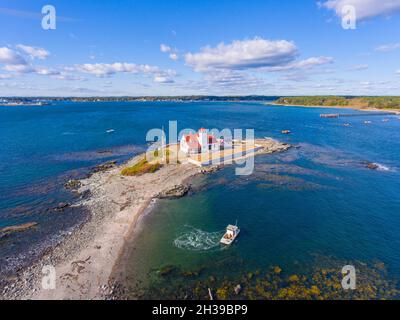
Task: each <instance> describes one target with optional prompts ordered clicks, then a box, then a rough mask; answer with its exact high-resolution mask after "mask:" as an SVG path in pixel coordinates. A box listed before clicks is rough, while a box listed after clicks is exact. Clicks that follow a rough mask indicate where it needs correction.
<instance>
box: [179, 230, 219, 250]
mask: <svg viewBox="0 0 400 320" xmlns="http://www.w3.org/2000/svg"><path fill="white" fill-rule="evenodd" d="M223 235H224V231H216V232H206V231H203V230H200V229H196V228H194V227H192V226H185V227H184V231H183V232H182V233H181V234H180V235H179V236H178V238H176V239H175V240H174V241H173V244H174V246H175V247H177V248H179V249H182V250H189V251H210V250H215V249H217V248H220V244H219V241H220V240H221V237H222V236H223Z"/></svg>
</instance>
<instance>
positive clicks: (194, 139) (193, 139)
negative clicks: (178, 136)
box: [184, 129, 217, 149]
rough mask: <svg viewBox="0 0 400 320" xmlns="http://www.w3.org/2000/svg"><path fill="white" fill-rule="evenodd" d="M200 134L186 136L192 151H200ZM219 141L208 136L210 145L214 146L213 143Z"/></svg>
mask: <svg viewBox="0 0 400 320" xmlns="http://www.w3.org/2000/svg"><path fill="white" fill-rule="evenodd" d="M202 130H205V129H200V130H199V131H202ZM198 137H199V134H198V133H196V134H188V135H187V136H184V138H185V140H186V143H187V144H188V146H189V148H190V149H200V148H201V145H200V143H199V139H198ZM216 142H217V139H215V137H214V136H213V135H210V134H209V135H208V143H209V144H212V143H216Z"/></svg>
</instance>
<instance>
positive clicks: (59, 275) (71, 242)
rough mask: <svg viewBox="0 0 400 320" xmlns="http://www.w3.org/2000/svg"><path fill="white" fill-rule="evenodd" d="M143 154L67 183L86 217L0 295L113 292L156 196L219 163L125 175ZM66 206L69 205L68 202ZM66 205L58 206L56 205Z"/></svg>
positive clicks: (186, 185)
mask: <svg viewBox="0 0 400 320" xmlns="http://www.w3.org/2000/svg"><path fill="white" fill-rule="evenodd" d="M257 143H260V144H261V145H262V149H261V150H259V151H258V152H257V153H256V154H269V153H274V152H282V151H285V150H287V149H289V148H290V146H289V145H287V144H283V143H280V142H277V141H275V140H272V139H268V140H257ZM142 158H143V155H139V156H136V157H134V158H133V159H131V160H129V161H128V162H127V163H126V164H124V165H121V166H118V165H117V164H116V163H115V162H108V163H105V164H103V165H100V166H97V167H96V168H95V170H93V173H92V174H91V175H89V176H88V177H86V178H85V179H82V180H71V181H69V182H67V183H66V185H65V187H66V188H68V189H70V190H72V191H75V192H77V193H79V194H80V195H81V200H80V201H79V202H78V203H76V204H73V205H72V206H81V207H83V208H84V209H85V210H88V212H89V217H88V219H87V221H85V222H84V223H82V224H81V225H79V226H78V227H76V228H75V230H73V231H71V232H69V233H68V234H67V235H66V236H65V238H64V240H63V241H62V242H61V243H59V244H58V245H57V246H56V247H54V248H53V249H52V250H50V251H49V252H48V253H46V254H44V256H43V257H42V259H41V260H40V261H39V262H38V263H35V264H34V265H32V266H30V267H28V268H26V269H25V270H20V271H19V272H18V273H17V274H16V275H15V278H13V279H11V281H10V284H9V285H7V286H5V287H4V288H1V289H0V290H1V291H0V295H1V298H2V299H109V298H111V297H113V296H114V291H115V290H116V286H115V284H114V283H113V282H112V281H111V277H112V274H113V272H114V271H115V268H116V267H117V266H118V263H120V262H121V256H122V255H123V253H124V248H125V247H126V244H127V242H128V241H129V239H130V238H131V237H132V234H133V233H134V230H135V227H136V223H137V220H138V218H139V217H140V215H141V214H142V213H143V212H144V211H145V210H146V209H147V208H148V207H149V205H150V204H151V203H152V202H153V201H154V200H155V199H173V198H179V197H182V196H185V195H186V194H188V192H189V191H190V179H192V178H193V177H194V176H196V175H198V174H208V173H212V172H214V171H215V170H218V169H219V168H220V166H218V167H209V168H199V167H197V166H195V165H193V164H190V163H186V162H182V163H179V164H167V165H164V166H162V167H161V169H160V170H158V171H157V172H154V173H148V174H144V175H140V176H131V177H125V176H122V175H121V174H120V171H121V169H122V168H123V167H126V166H132V165H134V164H135V163H137V162H138V161H140V159H142ZM68 205H70V204H68ZM63 206H64V204H62V205H60V209H62V207H63ZM44 266H53V267H54V270H55V284H56V287H55V289H51V290H46V289H43V288H42V285H41V284H42V278H43V276H44V274H43V273H42V271H43V269H42V268H43V267H44Z"/></svg>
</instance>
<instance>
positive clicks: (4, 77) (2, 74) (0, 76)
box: [0, 73, 13, 80]
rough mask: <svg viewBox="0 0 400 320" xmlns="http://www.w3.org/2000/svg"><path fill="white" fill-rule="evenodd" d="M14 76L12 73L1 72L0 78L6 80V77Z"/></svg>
mask: <svg viewBox="0 0 400 320" xmlns="http://www.w3.org/2000/svg"><path fill="white" fill-rule="evenodd" d="M12 77H13V76H12V75H11V74H6V73H0V79H1V80H5V79H11V78H12Z"/></svg>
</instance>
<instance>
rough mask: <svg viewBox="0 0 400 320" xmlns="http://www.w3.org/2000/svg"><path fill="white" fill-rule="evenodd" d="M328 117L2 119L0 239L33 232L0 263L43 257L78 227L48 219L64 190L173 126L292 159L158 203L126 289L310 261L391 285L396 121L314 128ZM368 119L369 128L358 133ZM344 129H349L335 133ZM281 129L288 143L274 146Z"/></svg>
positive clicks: (264, 160)
mask: <svg viewBox="0 0 400 320" xmlns="http://www.w3.org/2000/svg"><path fill="white" fill-rule="evenodd" d="M329 112H335V111H334V110H329V109H318V108H295V107H290V108H289V107H288V108H281V107H274V106H265V105H262V104H257V103H76V104H75V103H74V104H72V103H69V104H67V103H60V104H57V105H53V106H45V107H41V108H34V107H28V108H25V107H8V108H6V107H4V108H3V107H2V108H1V110H0V137H1V138H2V143H1V144H0V172H1V175H0V227H3V226H7V225H10V224H18V223H22V222H27V221H38V222H39V226H38V228H36V229H35V230H31V231H29V232H25V233H21V234H17V235H14V236H12V237H10V238H7V239H6V240H2V241H1V242H0V257H1V258H2V259H5V258H7V261H13V258H14V257H15V256H16V255H17V254H19V253H24V252H27V251H29V250H32V248H36V246H37V245H40V248H41V249H43V248H45V247H46V245H47V244H48V243H49V239H50V238H52V237H56V236H57V235H60V234H62V232H63V231H66V230H68V229H69V228H71V227H72V226H74V225H75V224H77V223H79V222H80V221H82V219H84V213H81V212H74V211H71V212H69V211H67V212H65V213H64V214H56V213H54V212H53V211H52V210H48V208H51V207H52V206H55V205H56V204H57V203H58V202H60V201H74V198H73V196H72V195H70V194H69V193H68V192H66V191H65V190H64V189H63V183H64V182H65V181H66V180H67V179H68V178H69V177H74V176H79V175H81V174H84V173H85V172H86V170H87V169H88V168H90V167H92V166H93V165H95V164H97V163H101V162H104V161H107V160H110V159H117V160H119V161H123V160H125V159H127V158H128V157H130V156H132V155H134V154H136V153H138V152H140V151H141V150H143V149H144V148H145V147H146V141H145V135H146V132H147V131H148V130H149V129H151V128H155V127H158V128H160V127H161V126H164V127H166V128H167V127H168V121H169V120H177V121H178V126H179V129H183V128H193V129H197V128H199V127H206V128H218V129H223V128H243V129H245V128H254V129H255V134H256V136H257V137H265V136H269V137H273V138H277V139H280V140H283V141H287V142H289V143H291V144H294V145H295V146H296V148H293V149H291V150H290V151H288V152H286V153H283V154H276V155H272V156H260V157H258V158H257V159H256V170H255V172H254V174H253V175H252V176H250V177H237V176H235V175H234V168H233V167H227V168H225V169H224V170H221V171H219V172H217V173H215V174H213V175H210V176H207V177H206V178H201V179H200V178H198V179H196V180H194V181H193V183H194V184H195V186H196V187H195V190H194V192H193V194H191V195H190V196H188V197H186V198H183V199H179V200H173V201H162V202H159V203H158V205H157V207H156V209H155V210H154V212H152V213H150V214H148V215H146V216H145V217H144V218H143V219H142V221H141V232H139V233H138V236H137V237H136V239H135V241H134V243H133V248H132V250H131V254H130V259H129V263H128V266H127V269H126V277H127V278H126V282H127V283H136V281H137V280H138V279H140V280H143V281H144V282H145V283H148V282H149V281H150V282H152V281H155V282H156V281H157V275H156V272H155V270H159V269H160V268H162V267H163V266H166V265H177V266H180V267H182V268H183V269H188V270H189V269H194V268H198V267H203V266H205V267H207V266H213V268H214V269H215V268H216V269H217V268H218V265H219V264H220V265H224V266H226V264H228V265H230V269H229V270H230V272H231V273H235V272H239V271H240V270H242V269H254V268H265V267H268V266H270V265H281V266H283V267H285V268H287V269H291V270H297V268H300V267H299V265H301V264H302V263H303V262H307V261H311V260H310V259H311V257H312V255H314V254H322V255H332V256H335V257H337V258H339V259H346V260H347V261H350V262H351V261H352V260H362V261H366V262H371V261H375V260H379V261H383V262H384V263H385V264H386V265H387V266H388V268H389V271H390V272H391V274H393V275H395V276H396V277H399V276H400V272H399V270H400V254H399V252H398V247H399V245H400V220H399V215H400V196H399V191H400V179H399V178H400V131H399V128H400V120H399V119H398V118H397V117H396V116H370V115H369V114H368V113H367V114H366V115H365V113H362V112H357V111H351V110H345V111H343V112H345V113H346V112H347V113H352V114H354V113H357V114H359V115H360V116H357V117H349V118H339V119H321V118H320V117H319V114H320V113H329ZM384 118H387V119H389V121H388V122H383V121H382V120H383V119H384ZM366 119H368V120H371V121H372V123H371V124H370V125H365V124H364V120H366ZM347 122H348V123H350V124H351V126H349V127H344V126H343V124H344V123H347ZM109 129H113V130H115V131H114V132H113V133H107V132H106V131H107V130H109ZM283 129H290V130H291V131H292V132H293V134H292V135H290V136H283V135H282V134H281V130H283ZM101 150H111V151H112V152H113V154H112V155H107V154H101V153H98V151H101ZM363 161H370V162H376V163H379V164H380V165H381V166H382V167H381V170H377V171H373V170H368V169H366V168H365V167H364V166H363V164H362V162H363ZM235 220H238V222H239V225H240V227H241V228H242V233H241V235H240V238H239V239H238V242H237V243H235V245H234V246H232V247H231V248H228V249H223V248H221V247H220V246H219V245H218V244H217V243H216V242H217V240H218V238H219V237H220V236H221V235H222V233H223V229H224V228H225V227H226V225H227V224H229V223H234V222H235ZM37 252H40V250H35V253H37ZM37 254H38V253H37ZM3 261H4V260H3ZM2 265H3V267H2V268H5V267H4V265H7V264H2Z"/></svg>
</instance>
